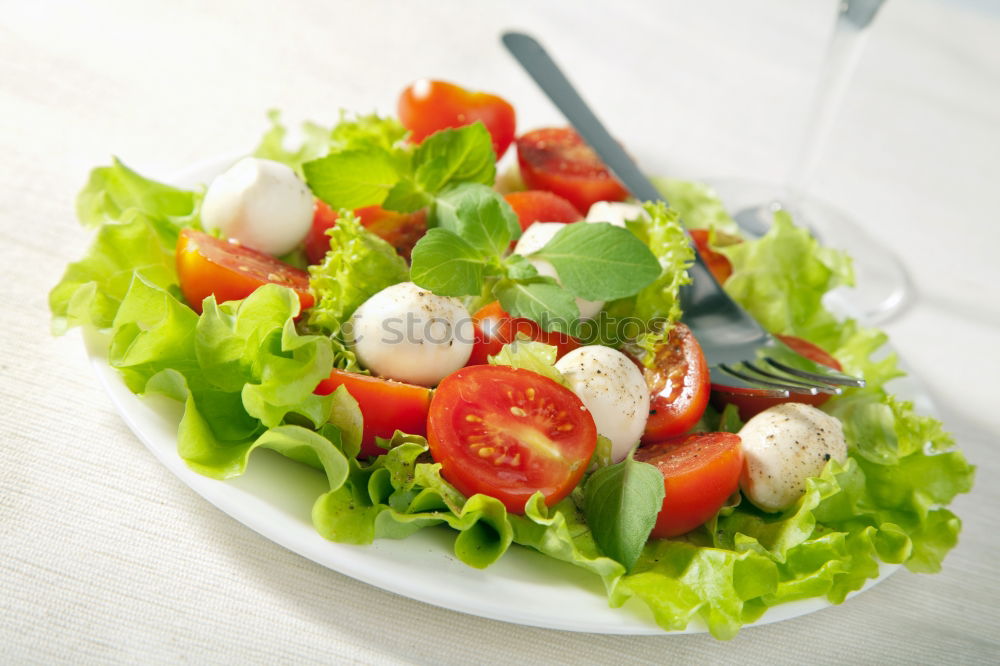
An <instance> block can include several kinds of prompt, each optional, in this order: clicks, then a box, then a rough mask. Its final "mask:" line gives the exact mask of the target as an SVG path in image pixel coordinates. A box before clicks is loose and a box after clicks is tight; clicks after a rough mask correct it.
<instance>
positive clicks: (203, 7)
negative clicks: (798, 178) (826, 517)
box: [0, 0, 1000, 664]
mask: <svg viewBox="0 0 1000 666" xmlns="http://www.w3.org/2000/svg"><path fill="white" fill-rule="evenodd" d="M0 10H2V14H0V15H2V16H3V18H2V20H0V174H2V177H0V225H2V227H0V233H2V243H0V248H2V249H0V251H2V253H3V254H2V261H0V266H2V270H3V271H4V279H3V280H2V281H0V313H2V314H0V316H2V318H3V322H2V327H0V350H2V352H3V355H2V358H0V415H2V418H0V431H2V437H0V446H2V455H3V461H2V463H0V662H5V663H9V662H15V663H20V662H39V663H49V662H73V663H91V662H140V663H154V662H178V661H191V662H196V663H202V662H227V663H237V662H238V663H265V662H266V663H304V662H347V661H354V662H365V663H368V662H378V663H412V662H418V663H469V662H494V663H497V662H499V663H507V662H519V663H528V662H539V663H561V662H579V661H586V662H590V661H593V662H624V661H657V662H660V661H695V660H699V661H701V660H705V659H710V660H712V661H720V662H732V663H743V662H763V661H765V660H767V661H777V662H779V663H783V662H788V663H798V662H802V661H806V660H808V661H810V662H829V663H833V662H837V663H853V662H861V663H881V664H887V663H907V662H924V663H973V662H987V661H995V660H996V659H997V658H998V655H1000V652H998V648H997V646H998V642H997V627H998V626H1000V612H998V601H997V599H998V596H1000V586H998V581H1000V574H998V568H997V567H996V566H995V564H994V563H995V559H996V553H997V552H998V550H1000V540H998V536H997V535H998V534H1000V521H998V518H997V516H998V512H997V509H998V507H1000V501H998V500H1000V493H998V491H997V489H996V486H995V484H993V479H994V478H995V475H996V474H997V473H998V472H1000V450H998V447H997V443H996V442H995V441H993V440H994V439H995V436H996V435H997V434H998V433H1000V409H997V398H998V397H1000V395H998V392H997V390H996V380H997V377H1000V353H998V351H997V349H996V346H995V343H996V341H997V339H998V336H1000V296H998V288H997V285H998V283H1000V268H998V265H1000V262H998V261H997V259H996V255H997V251H998V248H1000V224H998V223H1000V218H998V215H997V214H996V210H997V207H996V206H995V205H994V200H995V198H996V196H997V191H998V190H997V183H998V182H1000V48H998V44H1000V12H997V11H996V8H995V7H992V8H991V7H990V6H989V4H988V3H986V2H981V3H975V2H971V1H970V2H964V3H960V2H943V1H928V0H906V1H902V0H899V1H896V0H894V1H891V2H889V3H888V4H887V6H886V7H885V9H884V11H883V13H882V14H881V15H880V16H879V18H878V19H877V21H876V23H875V25H874V27H873V29H872V32H871V38H870V42H869V45H868V49H867V51H866V52H865V53H864V55H863V58H862V60H861V64H860V69H859V72H858V75H857V77H856V79H855V80H854V81H853V83H852V85H851V88H850V90H849V93H848V99H847V101H846V104H845V108H844V110H843V113H842V115H841V117H840V119H839V120H838V123H837V125H836V127H835V130H834V135H833V140H832V143H831V145H830V147H829V149H828V150H827V152H826V153H825V155H824V159H823V162H822V164H821V165H820V169H819V173H818V178H817V181H816V184H815V186H814V191H815V193H816V194H818V195H820V196H822V197H824V198H826V199H828V200H832V201H836V202H838V203H839V204H840V205H841V206H842V207H843V208H845V209H846V210H848V211H850V212H852V213H854V214H855V215H857V216H859V217H862V218H864V219H865V220H867V221H868V222H869V223H870V229H871V233H872V234H873V235H874V236H876V237H877V238H878V239H879V240H881V241H882V242H884V243H888V244H890V245H892V246H893V247H894V248H895V249H896V250H897V251H898V253H899V254H900V255H901V256H902V257H903V258H904V260H905V263H906V266H907V268H908V269H909V270H910V271H911V273H912V275H913V277H914V279H915V282H916V285H917V289H918V297H917V299H916V302H915V303H914V304H913V306H912V307H911V308H910V309H908V310H907V311H906V312H904V313H903V314H902V315H900V316H899V317H898V318H897V319H895V320H894V321H892V322H891V323H889V324H888V325H887V329H888V330H889V332H890V333H891V335H892V340H893V344H894V345H895V346H896V348H897V349H898V350H899V351H900V353H901V354H902V356H904V357H905V358H906V359H907V361H908V362H909V364H910V365H911V366H912V368H913V369H914V371H915V372H916V373H917V374H918V375H920V376H921V377H922V378H923V379H924V380H926V381H927V382H928V383H929V384H930V385H931V387H932V393H933V395H934V397H935V398H936V399H937V400H938V401H939V405H940V409H941V413H942V414H943V416H944V418H945V419H946V422H947V424H948V426H949V427H950V428H951V429H952V430H953V431H954V432H955V433H956V435H957V436H958V438H959V441H960V442H961V444H962V446H963V447H964V449H965V451H966V452H967V454H968V456H969V458H971V459H972V461H973V462H975V463H977V464H978V465H979V467H980V469H979V479H980V481H979V484H978V487H977V488H976V490H975V491H974V492H973V493H972V494H971V495H968V496H963V497H962V498H960V499H959V500H958V501H957V502H956V503H955V504H954V508H955V510H956V511H957V512H958V513H959V514H960V515H961V516H962V518H963V519H964V521H965V527H964V531H963V534H962V538H961V543H960V544H959V546H958V547H957V548H956V549H955V551H954V552H952V553H951V554H950V555H949V557H948V559H947V560H946V562H945V566H944V571H943V572H942V573H941V574H939V575H931V576H924V575H914V574H910V573H908V572H900V573H898V574H896V575H894V576H893V577H891V578H890V579H889V580H887V581H886V582H884V583H882V584H881V585H879V586H878V587H876V588H874V589H873V590H872V591H870V592H868V593H865V594H863V595H861V596H859V597H857V598H855V599H853V600H850V601H849V602H848V603H847V604H846V605H844V606H842V607H839V608H833V609H829V610H825V611H822V612H819V613H816V614H814V615H809V616H806V617H802V618H799V619H796V620H792V621H788V622H784V623H780V624H777V625H771V626H765V627H759V628H752V629H748V630H746V631H744V632H743V633H741V634H740V635H739V636H738V637H737V638H736V639H735V640H733V641H731V642H729V643H725V644H720V643H717V642H716V641H714V640H713V639H711V638H709V637H708V636H706V635H699V636H661V637H615V636H602V635H580V634H571V633H564V632H556V631H549V630H543V629H535V628H529V627H521V626H515V625H508V624H504V623H500V622H496V621H492V620H485V619H480V618H477V617H472V616H467V615H462V614H459V613H456V612H452V611H448V610H442V609H439V608H436V607H432V606H428V605H425V604H422V603H419V602H416V601H411V600H408V599H405V598H402V597H399V596H396V595H393V594H391V593H388V592H384V591H382V590H379V589H376V588H373V587H370V586H368V585H365V584H362V583H359V582H356V581H354V580H352V579H350V578H347V577H345V576H342V575H340V574H337V573H334V572H331V571H329V570H327V569H324V568H322V567H320V566H318V565H316V564H313V563H312V562H310V561H307V560H305V559H303V558H301V557H299V556H297V555H294V554H292V553H290V552H288V551H286V550H284V549H283V548H281V547H279V546H276V545H274V544H272V543H271V542H269V541H267V540H265V539H264V538H262V537H260V536H259V535H257V534H256V533H255V532H253V531H251V530H249V529H246V528H244V527H243V526H242V525H240V524H238V523H236V522H235V521H233V520H232V519H230V518H229V517H227V516H226V515H224V514H222V513H221V512H219V511H218V510H216V509H215V508H213V507H212V506H211V505H209V504H208V503H206V502H205V501H204V500H202V499H201V498H200V497H199V496H197V495H195V494H194V493H193V492H192V491H190V490H189V489H188V488H187V487H186V486H184V485H183V484H181V483H180V482H179V481H178V480H176V479H175V478H174V477H173V476H171V475H170V474H169V473H168V472H167V471H166V470H165V469H164V468H163V467H161V466H160V465H159V464H158V463H157V462H156V461H155V460H154V459H153V457H152V456H151V455H150V454H149V453H148V452H147V451H146V449H145V448H144V447H143V446H142V444H141V443H140V442H139V441H138V439H137V438H136V437H135V436H134V435H133V434H132V433H131V432H130V431H129V430H128V428H127V427H126V426H125V424H124V422H123V421H122V419H121V417H120V416H119V415H118V414H117V413H116V412H115V410H114V409H113V407H112V405H111V403H110V401H109V400H108V398H107V397H106V396H105V394H104V393H103V392H102V390H101V389H100V388H99V387H98V386H97V384H96V383H95V381H94V375H93V372H92V371H91V368H90V367H89V366H88V362H87V360H86V358H85V356H84V352H83V348H82V346H81V344H80V341H79V339H78V337H77V336H69V337H67V338H62V339H55V338H52V337H50V336H49V334H48V313H47V305H46V294H47V292H48V290H49V289H50V288H51V287H52V286H53V284H54V283H55V282H56V281H57V280H58V278H59V276H60V274H61V272H62V270H63V267H64V266H65V264H66V263H67V262H68V261H70V260H73V259H76V258H78V257H79V256H80V255H81V254H82V252H83V250H84V248H85V246H86V244H87V243H88V234H87V233H86V232H85V231H84V230H82V229H80V228H79V227H78V226H77V225H76V223H75V221H74V215H73V200H74V196H75V194H76V192H77V191H78V189H79V188H80V186H81V185H82V183H83V182H84V179H85V177H86V174H87V171H88V169H89V168H90V167H92V166H94V165H97V164H101V163H105V162H107V161H108V159H109V156H110V155H112V154H115V155H119V156H121V157H122V158H123V159H124V160H126V161H127V162H128V163H130V164H132V165H133V166H135V167H137V168H139V169H140V170H143V171H144V172H150V173H158V174H168V173H171V172H172V171H175V170H177V169H179V168H181V167H184V166H186V165H188V164H190V163H192V162H195V161H198V160H201V159H204V158H206V157H211V156H214V155H218V154H221V153H230V152H233V151H240V150H245V149H248V148H250V147H251V146H252V145H253V144H254V143H255V142H256V140H257V138H258V136H259V135H260V133H261V131H262V130H263V128H264V125H265V121H264V117H265V111H266V110H267V109H268V108H271V107H280V108H281V109H283V110H284V112H285V115H286V118H287V119H289V120H292V121H298V120H301V119H304V118H313V119H316V120H321V121H326V122H331V121H332V120H333V119H335V118H336V115H337V111H338V109H339V108H340V107H346V108H350V109H355V110H371V109H379V110H382V111H386V112H390V111H392V110H393V106H394V103H395V98H396V95H397V93H398V91H399V90H400V89H401V88H402V87H403V86H404V85H405V84H407V83H409V82H410V81H412V80H414V79H417V78H419V77H423V76H431V77H434V78H442V79H448V80H453V81H456V82H459V83H462V84H465V85H467V86H470V87H477V88H482V89H486V90H490V91H495V92H498V93H500V94H502V95H504V96H505V97H507V98H508V99H509V100H511V101H512V102H513V103H514V104H515V106H516V107H517V109H518V113H519V119H520V120H519V126H520V128H521V129H522V130H523V129H527V128H531V127H533V126H540V125H545V124H555V123H559V122H561V119H560V117H559V116H558V114H557V112H556V111H555V110H554V109H553V108H552V107H551V106H550V105H549V103H548V102H547V101H545V99H544V98H543V97H542V96H541V94H540V93H539V92H538V91H537V90H536V88H535V87H534V84H532V83H531V82H530V81H529V80H528V78H527V77H526V76H525V75H524V74H523V73H522V72H521V71H520V69H519V68H518V67H517V66H516V65H515V64H514V62H513V61H512V60H511V58H509V57H508V56H507V55H506V54H505V53H504V52H503V50H502V48H501V46H500V44H499V42H498V33H499V32H500V30H501V29H503V28H507V27H519V28H523V29H526V30H528V31H531V32H533V33H535V34H537V35H538V36H539V37H541V38H542V39H543V40H544V41H545V42H546V43H547V44H548V45H549V46H550V48H551V50H552V51H554V52H555V53H556V54H557V57H558V58H559V60H560V61H561V62H562V63H564V64H565V65H566V66H567V67H568V68H569V69H570V70H571V72H572V76H573V78H574V80H575V81H576V83H577V84H578V85H580V86H581V87H582V88H583V89H584V90H585V91H586V93H587V96H588V97H589V99H590V100H591V101H592V102H593V103H594V104H595V105H596V106H597V107H598V109H599V111H600V113H601V115H602V116H603V117H604V119H605V120H606V121H607V122H608V124H609V125H610V126H611V127H612V128H614V129H615V131H616V132H617V134H618V135H619V136H620V138H621V139H622V141H623V142H624V143H625V145H627V146H629V147H630V149H631V150H632V151H633V152H634V153H635V154H636V155H637V156H638V157H639V159H640V161H642V163H643V164H644V165H645V166H647V167H648V168H649V169H650V170H654V171H658V172H661V173H662V172H666V173H671V174H675V175H679V176H685V177H699V176H754V177H757V178H763V179H777V178H780V177H781V176H782V175H783V173H784V170H785V168H786V166H787V164H788V161H789V159H790V158H791V155H792V149H793V146H794V142H795V138H796V137H797V128H798V126H799V123H800V122H801V119H802V117H803V115H804V112H805V109H806V105H807V102H808V99H809V92H810V82H811V81H812V80H813V79H812V78H811V77H813V76H814V75H815V72H816V68H817V67H818V64H819V59H820V56H821V54H822V52H823V46H824V44H825V40H826V37H827V34H828V31H829V29H830V26H831V24H832V17H833V11H834V8H833V3H832V2H830V1H828V0H822V1H821V0H815V1H811V2H800V3H791V2H780V1H779V0H755V1H754V2H740V1H739V0H710V1H707V2H701V3H682V2H662V1H657V0H648V1H646V2H615V3H610V2H608V3H601V4H600V5H599V4H598V3H585V2H568V1H567V2H507V3H499V2H496V3H484V2H476V3H473V2H457V1H454V2H433V3H432V2H405V3H404V2H381V1H380V2H365V3H360V2H359V3H348V2H318V1H317V2H305V1H301V2H287V3H263V2H261V3H244V2H235V1H232V2H213V3H204V2H194V1H179V2H111V1H94V2H87V3H80V2H70V1H66V2H43V1H39V2H4V3H0ZM415 575H418V574H415Z"/></svg>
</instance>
